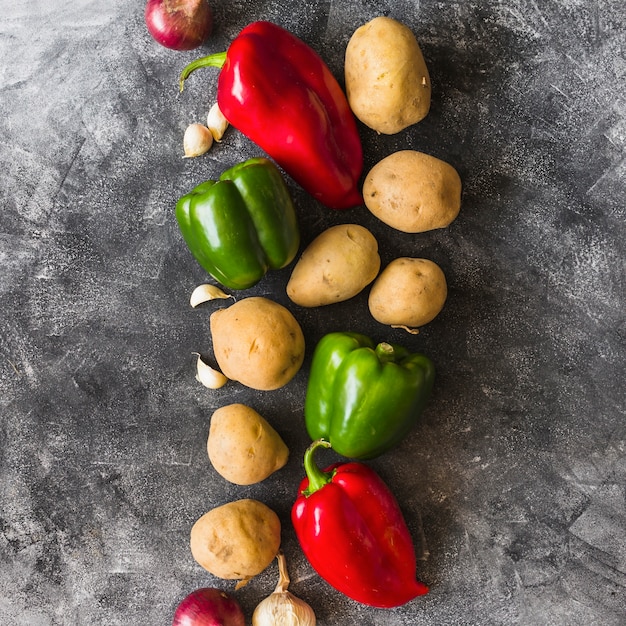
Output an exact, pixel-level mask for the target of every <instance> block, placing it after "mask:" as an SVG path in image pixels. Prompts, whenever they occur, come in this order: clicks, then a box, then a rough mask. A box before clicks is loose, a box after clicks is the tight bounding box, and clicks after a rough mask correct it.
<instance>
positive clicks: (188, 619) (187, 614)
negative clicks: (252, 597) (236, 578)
mask: <svg viewBox="0 0 626 626" xmlns="http://www.w3.org/2000/svg"><path fill="white" fill-rule="evenodd" d="M172 626H245V619H244V614H243V611H242V610H241V607H240V606H239V604H238V603H237V601H236V600H235V599H234V598H232V597H231V596H229V595H228V594H227V593H226V592H225V591H222V590H221V589H215V588H214V587H203V588H201V589H196V590H195V591H192V592H191V593H190V594H189V595H188V596H187V597H186V598H184V599H183V601H182V602H181V603H180V604H179V605H178V607H177V609H176V612H175V613H174V621H173V623H172Z"/></svg>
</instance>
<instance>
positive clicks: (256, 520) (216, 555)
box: [189, 498, 281, 586]
mask: <svg viewBox="0 0 626 626" xmlns="http://www.w3.org/2000/svg"><path fill="white" fill-rule="evenodd" d="M280 531H281V525H280V519H279V518H278V515H276V513H275V512H274V511H272V509H270V508H269V507H268V506H267V505H266V504H263V503H262V502H259V501H258V500H252V499H249V498H248V499H244V500H236V501H234V502H228V503H227V504H223V505H222V506H218V507H216V508H214V509H211V510H210V511H209V512H208V513H205V514H204V515H203V516H202V517H201V518H199V519H198V520H197V521H196V523H195V524H194V525H193V527H192V529H191V538H190V542H189V545H190V547H191V554H192V555H193V558H194V559H195V560H196V562H197V563H198V564H199V565H200V566H201V567H203V568H204V569H205V570H207V571H208V572H210V573H211V574H213V575H214V576H217V577H218V578H224V579H227V580H240V581H242V583H243V584H245V583H246V582H247V581H249V580H250V579H251V578H252V577H254V576H256V575H257V574H260V573H261V572H262V571H263V570H264V569H265V568H266V567H267V566H268V565H269V564H270V563H271V562H272V561H273V560H274V557H275V556H276V554H277V553H278V550H279V548H280ZM238 586H241V584H240V585H238Z"/></svg>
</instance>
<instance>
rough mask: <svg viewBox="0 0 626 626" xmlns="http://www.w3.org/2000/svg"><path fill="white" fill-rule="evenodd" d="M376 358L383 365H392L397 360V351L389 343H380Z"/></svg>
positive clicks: (377, 347)
mask: <svg viewBox="0 0 626 626" xmlns="http://www.w3.org/2000/svg"><path fill="white" fill-rule="evenodd" d="M375 352H376V356H377V357H378V360H379V361H380V362H381V363H390V362H392V361H395V360H396V351H395V350H394V348H393V346H392V345H391V344H389V343H387V342H382V343H379V344H378V345H377V346H376V349H375Z"/></svg>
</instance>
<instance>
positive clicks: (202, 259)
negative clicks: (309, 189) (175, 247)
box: [176, 157, 300, 289]
mask: <svg viewBox="0 0 626 626" xmlns="http://www.w3.org/2000/svg"><path fill="white" fill-rule="evenodd" d="M176 219H177V221H178V226H179V228H180V231H181V234H182V236H183V238H184V240H185V243H186V244H187V247H188V248H189V250H190V251H191V253H192V254H193V255H194V257H195V258H196V260H197V261H198V263H200V265H201V266H202V267H203V268H204V269H205V270H206V271H207V272H208V273H209V274H210V275H211V276H213V278H215V279H216V280H217V281H219V282H220V283H221V284H222V285H224V286H225V287H228V288H230V289H247V288H248V287H252V286H253V285H255V284H256V283H258V282H259V281H260V280H261V278H263V276H265V274H266V273H267V271H268V270H269V269H280V268H283V267H285V266H286V265H288V264H289V263H290V262H291V261H292V260H293V258H294V257H295V255H296V253H297V252H298V246H299V245H300V231H299V229H298V223H297V218H296V211H295V208H294V206H293V202H292V200H291V196H290V195H289V190H288V189H287V185H286V184H285V181H284V179H283V177H282V175H281V173H280V171H279V170H278V168H277V167H276V166H275V165H274V164H273V163H272V162H271V161H270V160H269V159H266V158H262V157H259V158H254V159H249V160H247V161H244V162H243V163H239V164H238V165H235V166H234V167H231V168H230V169H229V170H227V171H225V172H224V173H223V174H222V175H221V176H220V178H219V180H217V181H216V180H208V181H206V182H204V183H202V184H200V185H198V186H197V187H195V188H194V189H193V190H192V191H191V192H190V193H188V194H186V195H184V196H183V197H182V198H180V200H179V201H178V202H177V203H176Z"/></svg>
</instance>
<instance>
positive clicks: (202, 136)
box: [183, 124, 213, 159]
mask: <svg viewBox="0 0 626 626" xmlns="http://www.w3.org/2000/svg"><path fill="white" fill-rule="evenodd" d="M212 145H213V133H211V131H210V130H209V129H208V128H207V127H206V126H203V125H202V124H189V126H187V129H186V130H185V135H184V137H183V149H184V151H185V158H186V159H188V158H192V157H197V156H200V155H202V154H204V153H205V152H208V151H209V150H210V148H211V146H212Z"/></svg>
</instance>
